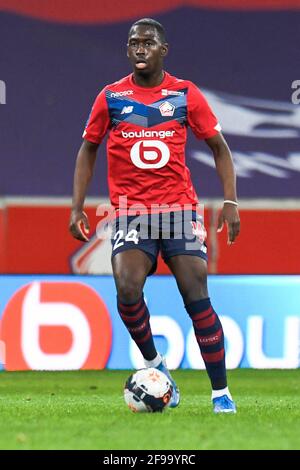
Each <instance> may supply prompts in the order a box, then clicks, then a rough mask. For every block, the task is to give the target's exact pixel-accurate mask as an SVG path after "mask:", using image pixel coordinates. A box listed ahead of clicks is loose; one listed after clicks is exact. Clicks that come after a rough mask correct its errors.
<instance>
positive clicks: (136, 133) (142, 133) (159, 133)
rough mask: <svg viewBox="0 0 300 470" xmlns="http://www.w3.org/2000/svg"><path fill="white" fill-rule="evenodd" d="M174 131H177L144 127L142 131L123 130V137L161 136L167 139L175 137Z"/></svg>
mask: <svg viewBox="0 0 300 470" xmlns="http://www.w3.org/2000/svg"><path fill="white" fill-rule="evenodd" d="M174 133H175V131H145V130H144V129H142V130H141V131H131V132H125V131H122V137H124V139H134V138H137V139H140V138H142V137H160V138H161V139H165V138H166V137H173V136H174Z"/></svg>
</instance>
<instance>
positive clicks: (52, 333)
mask: <svg viewBox="0 0 300 470" xmlns="http://www.w3.org/2000/svg"><path fill="white" fill-rule="evenodd" d="M1 340H2V342H3V343H4V344H5V349H6V350H5V352H6V358H5V359H6V363H5V368H6V369H7V370H28V369H34V370H68V369H103V368H104V367H105V365H106V363H107V361H108V358H109V355H110V351H111V343H112V326H111V319H110V315H109V312H108V310H107V307H106V305H105V303H104V302H103V300H102V299H101V298H100V296H99V294H98V293H97V292H95V291H94V290H93V289H92V288H91V287H90V286H87V285H86V284H83V283H80V282H32V283H31V284H29V285H26V286H23V287H22V288H21V289H20V290H18V291H17V292H15V293H14V294H13V296H12V297H11V299H10V300H9V302H8V304H7V305H6V307H5V310H4V313H3V316H2V318H1Z"/></svg>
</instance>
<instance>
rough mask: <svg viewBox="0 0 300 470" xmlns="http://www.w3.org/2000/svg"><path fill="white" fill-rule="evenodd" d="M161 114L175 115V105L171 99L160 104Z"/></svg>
mask: <svg viewBox="0 0 300 470" xmlns="http://www.w3.org/2000/svg"><path fill="white" fill-rule="evenodd" d="M159 110H160V114H161V115H162V116H173V115H174V111H175V106H174V105H173V104H171V103H169V101H164V102H163V103H162V104H161V105H160V106H159Z"/></svg>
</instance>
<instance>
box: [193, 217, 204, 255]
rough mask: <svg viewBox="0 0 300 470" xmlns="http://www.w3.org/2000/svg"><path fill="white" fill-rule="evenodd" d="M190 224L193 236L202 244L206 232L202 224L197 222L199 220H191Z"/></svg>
mask: <svg viewBox="0 0 300 470" xmlns="http://www.w3.org/2000/svg"><path fill="white" fill-rule="evenodd" d="M191 224H192V232H193V235H195V237H196V238H198V240H199V242H200V243H201V244H203V243H204V242H205V240H206V237H207V232H206V229H205V227H204V225H203V224H202V223H201V222H199V220H197V222H194V221H191ZM202 251H204V250H202Z"/></svg>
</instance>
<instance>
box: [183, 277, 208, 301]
mask: <svg viewBox="0 0 300 470" xmlns="http://www.w3.org/2000/svg"><path fill="white" fill-rule="evenodd" d="M181 295H182V297H183V300H184V303H185V305H189V304H190V303H192V302H196V301H197V300H201V299H206V298H207V297H208V290H207V276H206V273H201V272H199V273H195V274H194V277H193V279H191V280H190V282H188V283H187V284H186V285H185V286H184V289H182V291H181Z"/></svg>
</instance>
